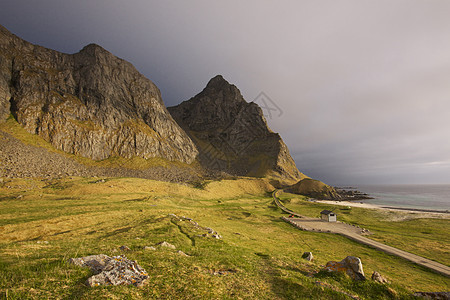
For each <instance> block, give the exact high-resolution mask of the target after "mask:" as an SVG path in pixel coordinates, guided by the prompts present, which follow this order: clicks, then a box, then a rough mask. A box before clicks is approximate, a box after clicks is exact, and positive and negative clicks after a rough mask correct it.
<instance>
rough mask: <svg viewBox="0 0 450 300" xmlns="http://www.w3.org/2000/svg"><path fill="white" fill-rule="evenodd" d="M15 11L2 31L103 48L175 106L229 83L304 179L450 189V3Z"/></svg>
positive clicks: (108, 2) (67, 47) (23, 4)
mask: <svg viewBox="0 0 450 300" xmlns="http://www.w3.org/2000/svg"><path fill="white" fill-rule="evenodd" d="M222 2H223V3H217V2H213V1H206V0H204V1H183V2H182V1H170V0H169V1H118V0H96V1H92V0H90V1H86V0H82V1H56V0H53V1H50V0H43V1H21V0H14V1H10V0H6V1H5V0H4V1H2V9H1V10H0V20H1V24H2V25H4V26H6V27H7V28H8V29H9V30H11V31H12V32H13V33H15V34H17V35H18V36H20V37H22V38H24V39H26V40H29V41H31V42H33V43H37V44H40V45H43V46H46V47H49V48H53V49H57V50H59V51H63V52H69V53H73V52H77V51H79V50H80V49H81V48H82V47H83V46H84V45H86V44H89V43H92V42H95V43H98V44H100V45H102V46H103V47H104V48H106V49H107V50H109V51H111V52H112V53H114V54H115V55H117V56H119V57H122V58H124V59H126V60H129V61H131V62H132V63H133V64H134V65H135V66H136V67H137V68H138V69H139V70H140V71H141V72H142V73H143V74H144V75H146V76H147V77H149V78H150V79H152V80H153V81H154V82H155V83H156V84H157V85H158V87H159V88H160V89H161V91H162V93H163V98H164V100H165V102H166V104H167V105H174V104H177V103H179V102H181V101H183V100H186V99H188V98H190V97H191V96H193V95H195V94H196V93H198V92H199V91H200V90H201V89H202V88H203V87H204V85H205V84H206V82H207V81H208V79H209V78H211V77H213V76H214V75H216V74H222V75H224V76H225V78H227V79H228V80H229V81H230V82H232V83H234V84H236V85H237V86H238V87H239V88H240V89H241V91H242V93H243V95H244V97H245V98H246V99H247V100H248V101H252V100H253V99H254V97H256V96H257V95H258V94H259V93H260V92H261V91H264V92H265V93H266V94H267V95H268V96H269V97H270V98H271V99H272V100H273V101H274V102H275V103H276V104H277V105H278V106H279V107H280V108H281V109H282V111H283V114H282V116H281V117H276V116H275V115H274V116H273V117H272V118H271V119H269V120H268V122H269V124H270V126H271V127H272V129H274V131H278V132H280V133H281V135H282V137H283V138H284V140H285V142H286V143H287V144H288V146H289V149H290V151H291V154H292V155H293V157H294V159H295V160H296V162H297V164H298V167H299V168H300V170H302V171H304V172H305V173H306V174H308V175H310V176H312V177H316V178H319V179H321V180H324V181H326V182H329V183H332V184H345V183H348V184H353V183H355V184H357V183H383V182H393V183H394V182H395V183H404V182H410V183H414V182H424V183H426V182H450V101H449V100H450V99H449V98H450V84H449V83H450V38H449V37H450V18H448V16H449V15H450V2H449V1H446V0H442V1H437V0H428V1H421V0H420V1H419V0H404V1H401V0H398V1H392V0H377V1H364V0H346V1H336V0H328V1H315V0H311V1H304V0H302V1H278V2H275V1H256V0H254V1H222Z"/></svg>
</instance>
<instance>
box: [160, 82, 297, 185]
mask: <svg viewBox="0 0 450 300" xmlns="http://www.w3.org/2000/svg"><path fill="white" fill-rule="evenodd" d="M168 110H169V112H170V113H171V114H172V116H173V118H174V119H175V120H176V121H177V122H178V124H179V125H180V126H181V127H182V128H183V129H184V130H185V131H186V132H187V133H188V134H189V136H190V137H191V138H192V140H193V141H194V143H195V144H196V146H197V148H198V150H199V161H200V163H201V164H202V165H203V166H204V167H206V168H208V169H213V170H220V171H225V172H227V173H230V174H233V175H243V176H266V175H272V176H274V177H278V178H280V179H289V180H295V181H298V180H299V179H301V178H304V175H303V174H301V173H300V172H299V171H298V169H297V167H296V165H295V162H294V160H293V159H292V157H291V156H290V154H289V150H288V148H287V147H286V145H285V143H284V142H283V140H282V139H281V137H280V135H279V134H277V133H274V132H272V131H271V130H270V128H269V127H268V126H267V122H266V120H265V118H264V115H263V111H262V109H261V108H260V107H259V106H258V105H257V104H256V103H253V102H251V103H248V102H247V101H245V99H244V98H243V97H242V95H241V92H240V91H239V89H238V88H237V87H236V86H234V85H232V84H230V83H228V82H227V81H226V80H225V79H224V78H223V77H222V76H220V75H218V76H216V77H214V78H212V79H211V80H210V81H209V83H208V84H207V86H206V87H205V89H204V90H203V91H202V92H201V93H199V94H198V95H196V96H195V97H193V98H191V99H189V100H187V101H184V102H182V103H181V104H179V105H177V106H174V107H169V108H168Z"/></svg>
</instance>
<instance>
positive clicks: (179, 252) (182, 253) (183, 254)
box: [177, 250, 189, 256]
mask: <svg viewBox="0 0 450 300" xmlns="http://www.w3.org/2000/svg"><path fill="white" fill-rule="evenodd" d="M177 253H178V254H180V255H181V256H189V255H187V254H186V253H184V252H183V251H181V250H178V251H177Z"/></svg>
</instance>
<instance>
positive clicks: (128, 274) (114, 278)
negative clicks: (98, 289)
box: [69, 254, 148, 286]
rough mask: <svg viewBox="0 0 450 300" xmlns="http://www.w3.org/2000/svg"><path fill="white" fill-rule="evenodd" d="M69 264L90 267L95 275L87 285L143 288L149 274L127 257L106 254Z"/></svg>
mask: <svg viewBox="0 0 450 300" xmlns="http://www.w3.org/2000/svg"><path fill="white" fill-rule="evenodd" d="M69 263H73V264H75V265H77V266H81V267H89V268H90V269H91V270H92V272H94V273H96V274H95V275H93V276H91V277H89V278H88V280H87V281H86V285H88V286H98V285H131V284H132V285H135V286H142V285H143V284H144V283H145V281H146V280H147V279H148V273H147V272H146V271H145V270H144V269H143V268H142V267H141V266H139V265H138V264H137V262H135V261H133V260H129V259H127V258H126V257H125V256H123V255H120V256H114V257H109V256H107V255H105V254H99V255H91V256H86V257H81V258H71V259H69Z"/></svg>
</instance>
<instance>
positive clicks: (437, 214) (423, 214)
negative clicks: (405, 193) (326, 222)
mask: <svg viewBox="0 0 450 300" xmlns="http://www.w3.org/2000/svg"><path fill="white" fill-rule="evenodd" d="M310 201H313V202H317V203H326V204H331V205H340V206H348V207H359V208H367V209H378V210H383V211H392V212H396V213H398V214H399V215H403V216H405V217H406V216H409V217H410V218H438V219H450V212H446V211H436V210H432V209H430V210H426V209H415V208H410V209H408V208H401V207H387V206H379V205H375V204H369V203H364V202H356V201H355V202H353V201H332V200H310Z"/></svg>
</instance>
